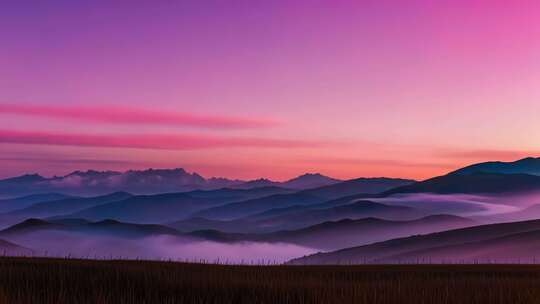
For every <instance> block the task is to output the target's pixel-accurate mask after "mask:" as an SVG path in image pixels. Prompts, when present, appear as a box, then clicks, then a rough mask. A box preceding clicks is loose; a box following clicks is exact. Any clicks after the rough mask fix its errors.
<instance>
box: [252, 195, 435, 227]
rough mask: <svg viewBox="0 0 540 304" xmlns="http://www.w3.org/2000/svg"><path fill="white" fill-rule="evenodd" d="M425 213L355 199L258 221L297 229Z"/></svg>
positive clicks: (407, 216)
mask: <svg viewBox="0 0 540 304" xmlns="http://www.w3.org/2000/svg"><path fill="white" fill-rule="evenodd" d="M425 215H426V214H424V213H422V212H420V211H418V210H416V209H414V208H411V207H405V206H388V205H384V204H380V203H374V202H371V201H356V202H354V203H352V204H348V205H342V206H337V207H332V208H327V209H307V210H299V211H298V212H295V213H290V214H287V215H283V216H276V217H273V218H267V219H264V220H260V221H258V225H259V226H261V227H265V228H266V229H269V228H280V229H298V228H303V227H307V226H311V225H316V224H319V223H323V222H328V221H339V220H342V219H353V220H354V219H362V218H366V217H376V218H381V219H386V220H412V219H416V218H419V217H422V216H425Z"/></svg>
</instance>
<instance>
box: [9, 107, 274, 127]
mask: <svg viewBox="0 0 540 304" xmlns="http://www.w3.org/2000/svg"><path fill="white" fill-rule="evenodd" d="M0 113H2V114H16V115H28V116H37V117H46V118H53V119H60V120H66V119H67V120H72V121H79V122H81V121H82V122H93V123H109V124H137V125H141V124H144V125H168V126H190V127H199V128H210V129H222V128H226V129H253V128H267V127H273V126H276V125H279V123H278V122H277V121H275V120H272V119H268V118H246V117H235V116H218V115H216V116H213V115H197V114H190V113H180V112H163V111H154V110H149V109H141V108H131V107H129V108H128V107H118V106H113V107H111V106H106V107H66V106H37V105H18V104H0Z"/></svg>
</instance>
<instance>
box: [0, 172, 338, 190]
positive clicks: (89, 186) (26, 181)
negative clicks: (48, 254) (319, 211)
mask: <svg viewBox="0 0 540 304" xmlns="http://www.w3.org/2000/svg"><path fill="white" fill-rule="evenodd" d="M339 182H341V181H340V180H337V179H334V178H330V177H327V176H324V175H321V174H304V175H301V176H298V177H295V178H293V179H290V180H288V181H285V182H274V181H270V180H267V179H260V180H254V181H242V180H232V179H227V178H215V177H213V178H208V179H205V178H204V177H202V176H201V175H199V174H197V173H189V172H187V171H186V170H184V169H181V168H177V169H148V170H142V171H138V170H129V171H126V172H116V171H95V170H88V171H75V172H72V173H70V174H67V175H65V176H54V177H51V178H46V177H43V176H41V175H38V174H27V175H22V176H18V177H14V178H8V179H4V180H0V195H3V196H17V195H30V194H41V193H48V192H53V193H63V194H68V195H78V196H80V195H82V196H88V195H90V196H95V195H105V194H109V193H111V192H120V191H123V192H130V193H133V194H158V193H165V192H185V191H192V190H211V189H220V188H237V189H251V188H259V187H281V188H287V189H294V190H302V189H309V188H316V187H322V186H328V185H332V184H336V183H339Z"/></svg>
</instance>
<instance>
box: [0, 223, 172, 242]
mask: <svg viewBox="0 0 540 304" xmlns="http://www.w3.org/2000/svg"><path fill="white" fill-rule="evenodd" d="M45 231H62V232H70V233H83V234H89V235H104V236H117V237H124V238H142V237H148V236H154V235H174V236H176V235H180V233H179V232H178V231H176V230H175V229H173V228H170V227H166V226H161V225H151V224H133V223H123V222H119V221H115V220H103V221H99V222H86V221H81V220H77V221H66V220H60V221H56V220H52V221H44V220H40V219H28V220H25V221H23V222H21V223H19V224H16V225H13V226H11V227H9V228H7V229H4V230H2V231H0V235H1V236H3V237H6V238H11V237H21V236H23V235H28V234H32V233H37V232H40V233H41V232H45Z"/></svg>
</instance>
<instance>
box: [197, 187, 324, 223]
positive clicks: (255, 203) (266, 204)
mask: <svg viewBox="0 0 540 304" xmlns="http://www.w3.org/2000/svg"><path fill="white" fill-rule="evenodd" d="M323 201H324V199H323V198H321V197H318V196H314V195H309V194H302V193H292V194H277V195H271V196H266V197H262V198H258V199H253V200H247V201H242V202H237V203H231V204H227V205H224V206H219V207H214V208H210V209H206V210H203V211H200V212H198V213H196V214H195V215H194V216H197V217H203V218H207V219H215V220H231V219H235V218H241V217H246V216H249V215H252V214H256V213H260V212H264V211H266V210H270V209H273V208H277V207H289V206H294V205H310V204H317V203H322V202H323Z"/></svg>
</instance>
